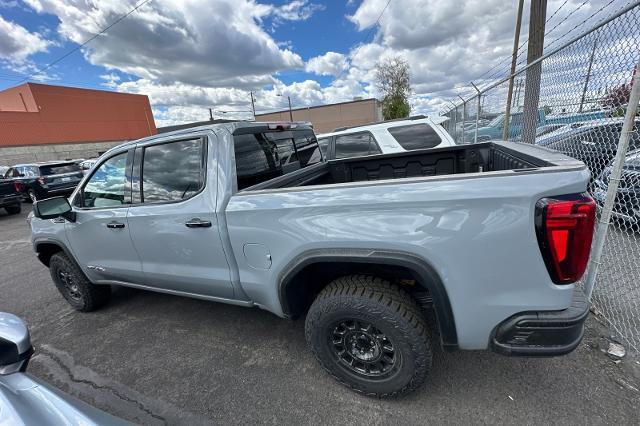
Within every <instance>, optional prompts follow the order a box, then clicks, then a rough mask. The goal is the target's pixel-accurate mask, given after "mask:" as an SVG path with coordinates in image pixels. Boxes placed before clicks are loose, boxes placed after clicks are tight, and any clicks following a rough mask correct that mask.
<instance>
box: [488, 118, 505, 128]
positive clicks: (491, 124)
mask: <svg viewBox="0 0 640 426" xmlns="http://www.w3.org/2000/svg"><path fill="white" fill-rule="evenodd" d="M502 120H504V115H499V116H497V117H496V118H494V119H493V120H491V122H490V123H489V126H490V127H495V126H497V125H499V124H500V123H502Z"/></svg>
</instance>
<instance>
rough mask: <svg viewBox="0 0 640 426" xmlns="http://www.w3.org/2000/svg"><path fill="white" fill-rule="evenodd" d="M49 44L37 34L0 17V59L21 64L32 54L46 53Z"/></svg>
mask: <svg viewBox="0 0 640 426" xmlns="http://www.w3.org/2000/svg"><path fill="white" fill-rule="evenodd" d="M50 44H51V43H50V42H49V41H48V40H45V39H44V38H42V37H41V36H40V35H39V34H37V33H32V32H29V30H27V29H26V28H24V27H23V26H21V25H18V24H16V23H15V22H11V21H7V20H5V19H4V18H3V17H2V16H0V58H2V59H6V60H9V61H16V62H19V63H22V62H25V61H26V60H27V58H28V57H29V56H31V55H33V54H34V53H38V52H46V51H47V48H48V46H49V45H50Z"/></svg>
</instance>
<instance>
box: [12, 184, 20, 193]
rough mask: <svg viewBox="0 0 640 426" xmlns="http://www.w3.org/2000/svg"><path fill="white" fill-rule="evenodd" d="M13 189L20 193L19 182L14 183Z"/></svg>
mask: <svg viewBox="0 0 640 426" xmlns="http://www.w3.org/2000/svg"><path fill="white" fill-rule="evenodd" d="M13 188H14V189H15V190H16V192H20V184H19V183H18V182H13Z"/></svg>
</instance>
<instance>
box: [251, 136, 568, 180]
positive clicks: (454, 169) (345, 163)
mask: <svg viewBox="0 0 640 426" xmlns="http://www.w3.org/2000/svg"><path fill="white" fill-rule="evenodd" d="M552 166H567V167H571V166H573V167H576V166H581V163H580V162H578V161H577V160H574V159H572V158H569V157H566V156H564V155H562V154H559V153H557V152H555V151H551V150H547V149H545V148H541V147H536V146H533V145H527V144H522V143H516V142H508V143H505V142H484V143H478V144H474V145H461V146H455V147H444V148H436V149H424V150H416V151H408V152H402V153H398V154H387V155H371V156H366V157H356V158H348V159H342V160H332V161H329V162H327V163H320V164H316V165H314V166H310V167H307V168H305V169H302V170H299V171H297V172H293V173H289V174H287V175H284V176H281V177H278V178H275V179H271V180H269V181H266V182H263V183H261V184H258V185H254V186H251V187H249V188H246V189H244V191H252V190H262V189H276V188H290V187H296V186H312V185H329V184H338V183H346V182H362V181H375V180H388V179H403V178H414V177H426V176H441V175H456V174H466V173H484V172H495V171H505V170H514V171H524V170H529V171H530V170H537V169H541V168H545V167H552Z"/></svg>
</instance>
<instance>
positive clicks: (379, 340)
mask: <svg viewBox="0 0 640 426" xmlns="http://www.w3.org/2000/svg"><path fill="white" fill-rule="evenodd" d="M330 339H331V344H332V345H331V347H332V349H333V352H334V354H335V355H336V357H337V358H338V361H339V362H340V364H341V365H342V366H343V367H344V368H346V369H347V370H349V371H351V372H353V373H357V374H359V375H363V376H367V377H377V376H382V375H385V374H386V373H388V372H389V371H390V370H391V369H392V368H393V366H394V364H395V362H396V355H395V350H394V347H393V344H392V343H391V341H390V340H389V339H388V338H387V336H386V335H385V334H384V333H382V332H381V331H380V330H379V329H378V328H376V327H375V326H373V324H371V323H368V322H365V321H359V320H346V321H341V322H339V323H338V324H336V325H335V326H334V328H333V330H332V331H331V336H330Z"/></svg>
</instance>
